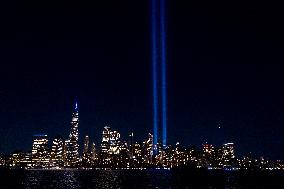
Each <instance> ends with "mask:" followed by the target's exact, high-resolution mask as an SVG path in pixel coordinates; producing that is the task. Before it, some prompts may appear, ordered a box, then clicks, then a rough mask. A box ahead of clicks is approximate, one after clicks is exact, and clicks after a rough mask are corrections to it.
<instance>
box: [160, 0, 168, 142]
mask: <svg viewBox="0 0 284 189" xmlns="http://www.w3.org/2000/svg"><path fill="white" fill-rule="evenodd" d="M165 24H166V23H165V0H160V34H161V35H160V36H161V38H160V44H161V67H162V68H161V70H162V128H163V130H162V132H163V147H166V145H167V60H166V50H167V47H166V25H165Z"/></svg>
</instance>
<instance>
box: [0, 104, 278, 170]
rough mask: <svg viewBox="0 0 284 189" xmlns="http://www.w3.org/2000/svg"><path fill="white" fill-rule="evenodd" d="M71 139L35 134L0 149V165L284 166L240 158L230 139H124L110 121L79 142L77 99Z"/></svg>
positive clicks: (94, 166)
mask: <svg viewBox="0 0 284 189" xmlns="http://www.w3.org/2000/svg"><path fill="white" fill-rule="evenodd" d="M70 126H71V128H70V134H69V136H68V138H63V137H62V136H60V135H58V136H56V137H54V138H53V139H52V140H51V141H52V144H50V142H49V138H48V135H46V134H36V135H33V144H32V149H31V151H27V152H24V151H14V152H13V153H11V154H5V155H1V154H0V167H2V168H3V167H5V168H11V169H14V168H16V169H18V168H21V169H66V168H68V169H70V168H71V169H168V170H169V169H171V168H176V167H190V168H194V169H196V168H197V169H198V168H202V169H209V170H212V169H214V170H226V171H236V170H282V169H284V164H283V161H281V160H270V159H267V158H266V157H258V158H255V157H254V154H253V153H250V154H247V155H246V156H243V157H237V155H236V151H235V144H234V143H232V142H227V143H224V144H222V145H220V146H215V145H212V144H209V143H207V142H206V143H204V144H202V148H201V149H199V148H197V147H196V146H194V145H192V146H188V147H186V146H184V145H182V144H181V143H180V142H176V144H164V140H163V138H162V139H161V140H159V141H157V143H155V140H154V135H153V134H151V133H148V138H146V139H144V140H143V141H136V140H135V139H134V133H133V132H132V133H130V134H129V135H128V139H127V140H125V139H124V138H123V137H122V136H121V134H120V133H119V132H118V131H116V130H113V129H112V128H111V127H109V126H105V127H104V128H103V132H102V133H101V134H102V135H101V136H102V137H101V138H102V139H101V143H100V144H99V145H96V144H95V143H94V142H93V141H92V139H91V140H90V137H89V136H88V135H85V137H81V138H83V140H84V141H83V145H81V147H80V145H79V139H80V133H79V128H80V120H79V109H78V102H77V101H76V102H75V104H74V108H73V113H72V119H71V123H70Z"/></svg>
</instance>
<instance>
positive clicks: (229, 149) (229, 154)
mask: <svg viewBox="0 0 284 189" xmlns="http://www.w3.org/2000/svg"><path fill="white" fill-rule="evenodd" d="M234 158H235V150H234V143H225V144H223V147H222V160H223V165H224V166H231V165H232V163H233V160H234Z"/></svg>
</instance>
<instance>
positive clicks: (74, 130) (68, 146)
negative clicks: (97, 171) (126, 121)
mask: <svg viewBox="0 0 284 189" xmlns="http://www.w3.org/2000/svg"><path fill="white" fill-rule="evenodd" d="M78 127H79V112H78V104H77V102H76V103H75V108H74V111H73V114H72V121H71V131H70V134H69V138H68V139H67V140H66V141H65V150H66V153H65V166H66V167H76V166H78V163H79V159H80V158H79V144H78V140H79V132H78Z"/></svg>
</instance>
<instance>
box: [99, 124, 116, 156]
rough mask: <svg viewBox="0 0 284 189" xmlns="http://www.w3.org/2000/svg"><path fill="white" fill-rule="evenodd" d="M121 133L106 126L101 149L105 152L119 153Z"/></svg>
mask: <svg viewBox="0 0 284 189" xmlns="http://www.w3.org/2000/svg"><path fill="white" fill-rule="evenodd" d="M119 139H120V133H119V132H117V131H112V130H111V129H110V127H108V126H105V127H104V130H103V137H102V144H101V150H102V152H103V153H108V154H119V152H120V140H119Z"/></svg>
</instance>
